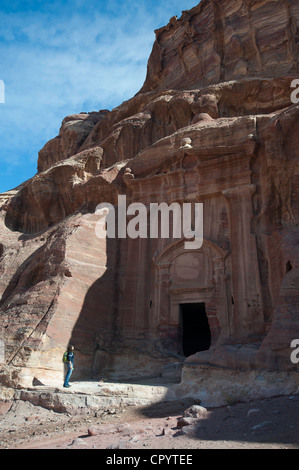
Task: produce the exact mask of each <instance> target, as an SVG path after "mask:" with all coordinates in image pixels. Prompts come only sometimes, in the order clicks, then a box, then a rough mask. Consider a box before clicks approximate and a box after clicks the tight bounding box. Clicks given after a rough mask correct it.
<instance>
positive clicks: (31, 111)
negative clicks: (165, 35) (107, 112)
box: [0, 0, 199, 193]
mask: <svg viewBox="0 0 299 470" xmlns="http://www.w3.org/2000/svg"><path fill="white" fill-rule="evenodd" d="M198 3H199V0H168V1H163V0H160V1H158V0H148V1H147V0H138V1H136V0H128V1H125V2H123V1H118V0H108V1H107V0H105V1H102V0H98V1H96V0H66V1H55V0H54V1H38V0H37V1H36V0H35V1H31V0H30V1H26V0H23V1H19V0H15V1H13V2H12V1H11V0H9V1H6V0H1V4H0V25H1V27H0V80H1V81H3V83H4V85H5V102H4V103H1V96H0V175H1V176H0V193H1V192H4V191H7V190H9V189H12V188H14V187H16V186H17V185H19V184H20V183H22V182H23V181H25V180H27V179H28V178H31V177H32V176H33V175H34V174H35V173H36V167H37V158H38V151H39V150H40V149H41V148H42V147H43V146H44V144H45V143H46V142H47V141H48V140H50V139H52V138H53V137H55V136H56V135H57V134H58V132H59V128H60V125H61V121H62V119H63V118H64V117H65V116H67V115H69V114H75V113H80V112H82V111H85V112H88V111H97V110H100V109H113V108H114V107H115V106H118V105H120V104H121V103H122V102H123V101H124V100H126V99H129V98H131V97H132V96H134V95H135V93H137V92H138V91H139V90H140V88H141V86H142V85H143V82H144V80H145V76H146V66H147V61H148V58H149V55H150V52H151V49H152V45H153V42H154V40H155V35H154V30H155V29H158V28H160V27H161V26H163V25H166V24H167V23H168V21H169V19H170V18H171V17H172V16H174V15H177V16H178V17H180V16H181V12H182V11H183V10H188V9H190V8H192V7H194V6H195V5H197V4H198ZM1 83H2V82H0V85H1ZM0 94H1V87H0Z"/></svg>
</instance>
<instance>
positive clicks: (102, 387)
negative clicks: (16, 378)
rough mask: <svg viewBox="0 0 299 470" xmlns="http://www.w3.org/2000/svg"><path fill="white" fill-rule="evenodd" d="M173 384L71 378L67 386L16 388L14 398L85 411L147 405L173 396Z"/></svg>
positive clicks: (55, 408)
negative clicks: (127, 382)
mask: <svg viewBox="0 0 299 470" xmlns="http://www.w3.org/2000/svg"><path fill="white" fill-rule="evenodd" d="M174 386H175V384H173V383H172V384H163V385H159V384H158V383H157V384H152V385H143V384H131V383H130V384H124V383H109V382H104V383H99V382H72V384H71V388H63V387H60V388H54V387H53V388H50V387H45V386H38V387H33V388H28V389H24V390H17V392H16V394H15V397H14V399H15V400H22V401H29V402H30V403H32V404H33V405H35V406H41V407H43V408H47V409H49V410H53V411H56V412H58V413H69V414H73V415H75V414H87V413H90V412H96V411H99V410H107V409H108V410H109V409H113V408H119V407H123V406H147V405H153V404H157V403H161V402H169V401H173V400H176V395H175V393H174V390H173V387H174Z"/></svg>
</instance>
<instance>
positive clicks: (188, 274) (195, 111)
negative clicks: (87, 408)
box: [0, 0, 299, 385]
mask: <svg viewBox="0 0 299 470" xmlns="http://www.w3.org/2000/svg"><path fill="white" fill-rule="evenodd" d="M298 38H299V4H298V2H295V1H292V0H285V1H277V0H276V1H271V2H270V1H267V0H243V1H241V0H240V1H233V0H226V1H221V2H220V1H217V0H202V1H201V3H200V4H199V5H198V6H195V7H194V8H193V9H192V10H190V11H187V12H183V15H182V17H181V18H179V19H177V18H172V19H171V20H170V22H169V24H168V25H167V26H166V27H164V28H161V29H160V30H158V31H156V41H155V43H154V46H153V50H152V54H151V56H150V59H149V62H148V71H147V78H146V81H145V83H144V85H143V87H142V89H141V90H140V92H139V93H137V95H136V96H134V97H133V98H132V99H130V100H128V101H126V102H124V103H123V104H121V105H120V106H119V107H117V108H115V109H113V110H112V111H107V110H104V111H99V112H92V113H87V114H85V113H81V114H77V115H74V116H68V117H67V118H65V119H64V121H63V122H62V126H61V129H60V132H59V135H58V136H57V137H55V138H54V139H53V140H51V141H50V142H48V143H47V144H46V145H45V147H44V148H43V149H42V150H41V151H40V153H39V156H38V172H37V174H36V175H35V176H34V177H33V178H32V179H30V180H29V181H27V182H25V183H24V184H23V185H21V187H19V188H17V190H15V191H12V192H8V193H6V194H3V195H0V205H1V207H0V209H1V211H0V217H1V219H0V224H1V225H0V273H1V278H0V293H1V295H2V297H1V300H0V328H1V329H0V333H1V338H3V340H4V343H5V354H6V356H5V364H4V365H3V368H2V372H1V380H2V382H3V383H9V384H15V385H16V384H21V385H24V384H25V385H28V384H31V383H32V381H33V379H34V378H37V379H38V380H40V381H48V382H51V381H55V380H58V379H59V380H61V375H62V372H63V371H62V364H61V356H62V353H63V351H64V349H65V347H66V345H67V343H68V342H69V341H72V342H74V343H75V345H76V348H77V368H76V374H77V375H76V376H77V378H85V379H88V378H91V377H93V378H97V377H101V375H102V374H106V375H110V376H111V377H112V376H115V377H120V376H124V377H128V376H131V377H132V376H138V375H140V376H142V375H143V376H146V375H155V374H160V373H161V371H162V370H163V367H165V366H167V365H169V364H171V363H176V362H183V361H184V354H182V350H181V340H182V338H181V335H182V331H181V330H182V325H181V319H180V318H181V317H180V308H181V306H182V305H183V304H188V305H189V304H192V303H198V304H201V305H202V304H204V305H205V309H206V314H207V318H208V322H209V328H210V331H211V338H212V339H211V347H210V349H209V350H208V351H204V352H199V353H197V354H195V355H192V356H191V357H189V358H188V359H186V361H185V364H186V367H187V366H188V364H189V365H190V366H194V365H199V366H200V364H202V363H204V364H210V366H211V367H223V366H225V367H230V368H232V369H245V370H252V369H256V370H262V369H265V370H274V371H281V372H294V373H295V372H296V368H297V366H296V364H293V363H292V362H291V361H290V353H291V350H290V343H291V341H292V340H293V339H294V338H299V249H298V246H299V245H298V220H299V203H298V201H299V199H298V183H299V150H298V149H299V119H298V118H299V105H296V104H294V103H292V101H291V93H292V91H293V90H292V88H291V84H292V81H293V80H294V78H297V77H298V76H299V39H298ZM186 138H188V139H189V140H188V142H191V145H189V146H188V145H187V146H186V145H184V142H186V141H184V139H186ZM128 168H130V170H131V172H129V171H126V170H127V169H128ZM128 175H129V176H128ZM119 194H125V195H126V196H127V200H128V203H129V202H134V201H136V202H143V203H144V204H149V203H150V202H167V203H169V204H171V203H172V202H175V201H177V202H180V203H183V202H196V201H200V202H203V204H204V244H203V247H202V248H201V249H200V250H198V251H196V252H193V253H190V252H184V250H183V249H182V240H175V239H172V238H171V239H162V238H161V239H157V240H150V239H149V238H148V239H136V240H131V239H120V240H117V239H116V240H102V239H99V238H97V237H96V236H95V226H96V223H97V221H98V216H97V215H96V214H95V213H94V210H95V208H96V206H97V205H98V204H99V203H101V202H107V203H112V204H113V205H116V204H117V196H118V195H119ZM190 266H192V269H191V270H190V269H189V268H190ZM194 266H195V267H194ZM196 266H199V268H196Z"/></svg>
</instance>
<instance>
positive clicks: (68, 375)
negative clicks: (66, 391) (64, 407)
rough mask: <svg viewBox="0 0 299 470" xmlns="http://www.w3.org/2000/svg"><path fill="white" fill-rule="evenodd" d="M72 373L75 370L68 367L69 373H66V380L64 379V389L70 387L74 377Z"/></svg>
mask: <svg viewBox="0 0 299 470" xmlns="http://www.w3.org/2000/svg"><path fill="white" fill-rule="evenodd" d="M72 372H73V369H72V368H71V367H70V366H69V365H68V366H67V373H66V376H65V379H64V384H63V386H64V387H68V386H69V380H70V377H71V375H72Z"/></svg>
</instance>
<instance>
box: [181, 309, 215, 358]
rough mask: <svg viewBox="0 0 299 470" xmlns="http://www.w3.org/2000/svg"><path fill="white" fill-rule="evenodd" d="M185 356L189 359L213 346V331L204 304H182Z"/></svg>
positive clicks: (182, 331)
mask: <svg viewBox="0 0 299 470" xmlns="http://www.w3.org/2000/svg"><path fill="white" fill-rule="evenodd" d="M180 324H181V334H182V346H183V354H184V356H186V357H188V356H191V355H192V354H195V353H197V352H200V351H206V350H207V349H209V348H210V346H211V330H210V326H209V322H208V317H207V314H206V307H205V304H204V303H195V304H180Z"/></svg>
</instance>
